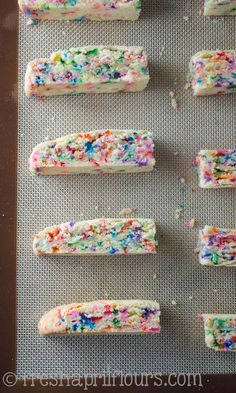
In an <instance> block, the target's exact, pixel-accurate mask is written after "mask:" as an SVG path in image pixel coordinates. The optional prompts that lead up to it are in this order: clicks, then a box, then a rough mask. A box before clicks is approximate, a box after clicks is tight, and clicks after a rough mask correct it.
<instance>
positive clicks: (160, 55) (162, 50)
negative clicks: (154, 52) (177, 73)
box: [158, 46, 166, 59]
mask: <svg viewBox="0 0 236 393" xmlns="http://www.w3.org/2000/svg"><path fill="white" fill-rule="evenodd" d="M165 49H166V48H165V47H164V46H162V48H161V50H160V52H159V56H158V57H159V59H160V58H161V57H162V56H163V54H164V52H165Z"/></svg>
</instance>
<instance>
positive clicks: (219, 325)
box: [202, 314, 236, 351]
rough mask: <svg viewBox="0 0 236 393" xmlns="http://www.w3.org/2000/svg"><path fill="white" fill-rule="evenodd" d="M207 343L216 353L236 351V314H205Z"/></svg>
mask: <svg viewBox="0 0 236 393" xmlns="http://www.w3.org/2000/svg"><path fill="white" fill-rule="evenodd" d="M202 317H203V321H204V330H205V342H206V345H207V347H208V348H211V349H214V350H215V351H236V314H203V315H202Z"/></svg>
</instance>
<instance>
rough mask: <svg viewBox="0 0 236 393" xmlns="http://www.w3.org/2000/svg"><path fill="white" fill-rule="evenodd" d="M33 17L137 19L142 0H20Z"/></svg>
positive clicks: (28, 13) (26, 12)
mask: <svg viewBox="0 0 236 393" xmlns="http://www.w3.org/2000/svg"><path fill="white" fill-rule="evenodd" d="M18 2H19V7H20V9H21V11H22V12H23V13H24V14H25V15H26V16H29V17H30V18H32V19H67V20H69V19H82V18H83V19H84V18H85V19H91V20H118V19H121V20H137V19H138V18H139V15H140V12H141V0H18Z"/></svg>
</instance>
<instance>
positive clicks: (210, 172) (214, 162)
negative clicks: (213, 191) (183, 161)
mask: <svg viewBox="0 0 236 393" xmlns="http://www.w3.org/2000/svg"><path fill="white" fill-rule="evenodd" d="M196 166H197V167H198V173H199V186H200V187H202V188H227V187H228V188H234V187H236V150H226V149H218V150H201V151H200V153H199V154H198V155H197V157H196Z"/></svg>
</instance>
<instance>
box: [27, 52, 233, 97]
mask: <svg viewBox="0 0 236 393" xmlns="http://www.w3.org/2000/svg"><path fill="white" fill-rule="evenodd" d="M149 79H150V76H149V70H148V58H147V55H146V53H145V51H144V50H143V48H141V47H122V46H121V47H119V46H116V47H115V46H86V47H80V48H72V49H69V50H64V51H58V52H55V53H52V54H51V56H50V58H36V59H35V60H33V61H31V62H30V63H29V64H28V66H27V70H26V76H25V92H26V95H27V96H57V95H67V94H80V93H88V94H96V93H117V92H122V91H123V92H138V91H142V90H144V89H145V88H146V86H147V85H148V82H149ZM189 84H190V86H191V88H192V91H193V94H194V95H195V96H205V95H214V94H228V93H236V51H235V50H224V51H201V52H198V53H197V54H196V55H194V56H193V57H192V59H191V62H190V72H189Z"/></svg>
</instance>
